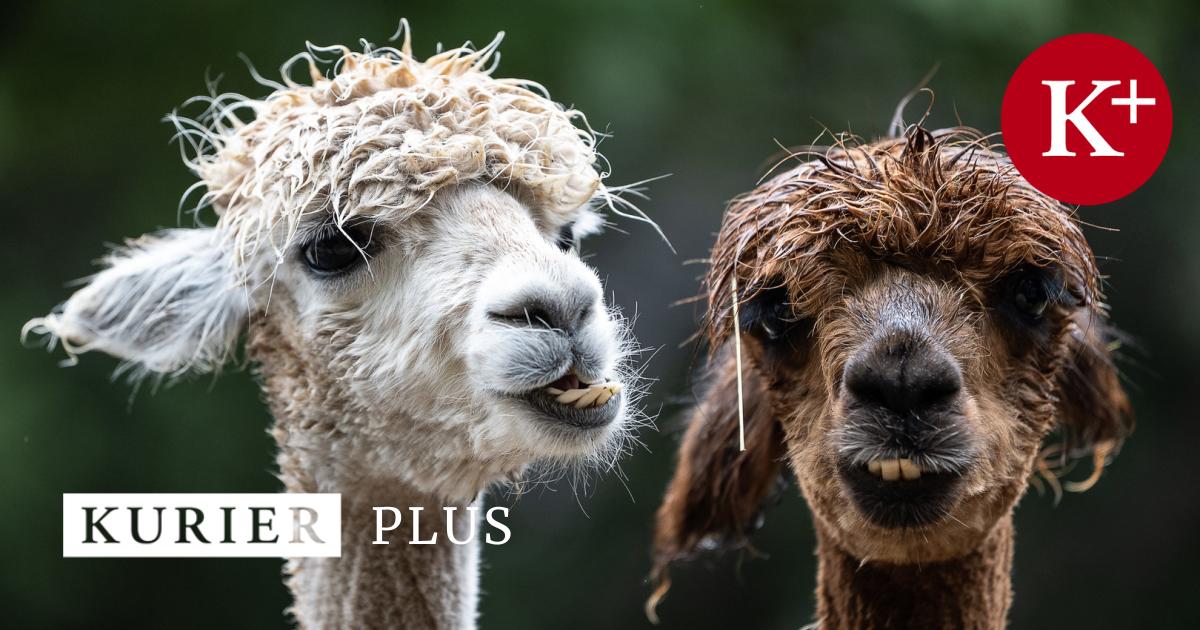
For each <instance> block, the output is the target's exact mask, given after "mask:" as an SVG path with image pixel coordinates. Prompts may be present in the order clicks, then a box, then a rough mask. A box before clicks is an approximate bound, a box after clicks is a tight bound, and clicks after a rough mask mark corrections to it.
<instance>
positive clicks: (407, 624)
mask: <svg viewBox="0 0 1200 630" xmlns="http://www.w3.org/2000/svg"><path fill="white" fill-rule="evenodd" d="M305 348H306V347H305V346H303V345H299V346H297V345H292V344H290V343H289V338H288V337H287V336H285V335H283V334H281V332H280V329H279V328H278V327H277V326H276V323H275V321H274V320H272V319H270V318H267V317H259V318H257V319H255V325H254V326H253V327H252V328H251V334H250V337H249V341H248V344H247V352H248V354H249V355H250V356H251V357H252V358H254V359H255V360H256V361H257V362H258V364H259V366H260V375H261V378H262V384H263V389H264V391H265V393H266V397H267V401H268V403H269V405H270V407H271V411H272V413H273V414H274V416H275V426H274V429H273V430H272V435H273V436H274V438H275V442H276V443H277V444H278V446H279V453H278V455H277V457H276V461H277V463H278V465H279V478H280V479H281V480H282V481H283V484H284V487H285V488H286V489H287V491H288V492H336V493H340V494H341V495H342V555H341V557H338V558H296V559H292V560H289V561H288V565H287V574H288V577H287V583H288V588H290V589H291V591H292V597H293V604H292V608H291V612H292V614H293V615H294V616H295V618H296V620H297V621H298V622H299V625H300V627H302V628H305V629H309V630H313V629H320V630H325V629H329V628H366V629H372V628H416V629H422V630H424V629H426V628H438V629H442V628H453V629H456V630H457V629H461V628H467V629H470V628H474V627H475V617H476V604H477V601H478V584H479V574H478V563H479V543H478V542H477V541H478V538H479V537H480V536H482V533H480V532H479V531H478V530H479V522H478V520H479V519H478V515H479V510H478V509H475V510H471V511H468V510H467V507H469V506H475V507H477V506H478V505H479V502H480V501H479V500H478V498H477V497H476V496H475V495H477V494H478V490H471V491H459V492H457V493H456V494H454V495H453V496H457V497H460V498H459V499H457V500H448V499H445V498H443V496H442V495H444V494H445V493H439V494H435V493H433V492H430V491H428V490H420V489H418V484H415V483H413V482H412V480H411V479H409V478H408V477H406V476H405V475H406V474H407V473H411V472H412V471H414V470H424V469H425V468H428V464H427V462H425V461H423V460H421V459H420V455H421V453H420V452H419V451H418V452H414V453H413V456H412V457H401V456H396V454H395V453H392V452H388V451H382V452H381V451H378V450H373V449H372V448H370V447H369V446H364V444H363V443H360V442H357V441H356V440H355V436H356V433H355V431H363V430H365V429H364V427H371V425H372V416H371V414H370V413H369V412H368V411H367V410H364V409H361V408H359V407H356V406H355V405H354V404H352V402H351V401H353V400H354V397H353V396H352V395H351V393H350V392H348V391H346V387H347V385H346V382H345V380H344V379H337V378H329V377H328V374H327V372H328V371H329V370H330V367H329V366H330V362H331V360H330V359H329V358H327V357H324V356H322V355H319V354H312V353H311V352H308V351H307V350H306V349H305ZM306 352H307V353H306ZM389 420H390V423H389V425H388V427H387V429H388V431H389V432H391V433H397V434H399V435H398V436H397V439H398V440H401V441H403V439H405V438H407V437H409V436H408V435H407V434H402V433H400V431H402V430H403V429H404V428H405V427H406V426H408V425H409V424H411V423H407V422H405V419H403V418H391V419H389ZM347 427H349V428H353V429H354V430H346V428H347ZM391 433H389V434H391ZM440 437H441V436H437V435H435V436H433V439H435V440H436V439H438V438H440ZM368 444H369V443H368ZM426 450H429V449H426ZM442 476H443V477H449V478H453V477H455V476H454V475H450V474H446V475H442ZM458 477H462V475H459V476H458ZM420 487H422V488H424V487H426V486H420ZM472 487H475V488H482V487H483V485H476V486H472ZM460 490H461V488H460ZM463 497H468V498H463ZM374 507H393V508H396V509H398V510H399V511H400V515H401V521H400V524H399V526H397V527H396V528H395V529H392V530H390V531H388V532H385V533H384V534H383V540H386V541H387V542H388V543H389V544H386V545H382V544H381V545H376V544H373V541H374V540H375V529H376V520H375V519H376V513H375V511H374V510H373V509H372V508H374ZM446 507H454V508H457V509H456V510H455V512H454V513H453V515H452V516H447V514H446V511H445V510H444V508H446ZM411 508H422V509H421V511H420V526H419V531H414V528H413V518H412V514H413V513H412V511H411ZM393 516H394V513H390V512H388V513H386V514H385V516H384V518H385V519H386V520H385V522H384V524H385V525H391V524H392V522H393V521H392V520H391V519H392V517H393ZM451 519H452V521H453V523H452V524H451V523H449V522H448V521H449V520H451ZM448 532H450V533H453V534H454V538H455V540H460V541H470V542H467V543H466V544H462V545H458V544H455V543H453V542H451V541H450V540H449V539H448V536H447V533H448ZM434 535H436V536H437V539H436V540H437V542H436V543H434V544H410V542H412V541H413V540H430V539H431V538H432V537H433V536H434Z"/></svg>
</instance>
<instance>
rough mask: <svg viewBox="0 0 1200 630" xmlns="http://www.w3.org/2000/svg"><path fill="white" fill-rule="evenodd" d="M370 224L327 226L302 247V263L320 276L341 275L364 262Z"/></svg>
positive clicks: (369, 245)
mask: <svg viewBox="0 0 1200 630" xmlns="http://www.w3.org/2000/svg"><path fill="white" fill-rule="evenodd" d="M370 247H371V225H370V224H358V225H346V226H342V228H340V229H339V228H337V227H329V228H326V229H324V230H322V231H321V233H320V234H319V235H318V236H317V237H316V238H314V239H313V240H311V241H309V242H308V243H306V244H305V245H304V246H303V247H302V248H301V250H300V251H301V255H302V257H303V259H304V264H305V265H307V266H308V268H309V269H310V270H311V271H313V272H314V273H316V274H317V275H321V276H333V275H340V274H343V273H346V272H348V271H350V270H351V269H354V268H355V267H357V266H359V265H361V264H362V263H364V262H366V257H367V254H368V253H369V251H370Z"/></svg>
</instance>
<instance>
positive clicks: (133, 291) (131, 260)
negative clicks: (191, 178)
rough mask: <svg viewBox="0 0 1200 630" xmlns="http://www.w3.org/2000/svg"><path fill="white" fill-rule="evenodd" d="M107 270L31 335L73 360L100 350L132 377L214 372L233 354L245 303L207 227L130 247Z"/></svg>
mask: <svg viewBox="0 0 1200 630" xmlns="http://www.w3.org/2000/svg"><path fill="white" fill-rule="evenodd" d="M104 265H105V267H106V268H105V269H104V270H103V271H101V272H100V273H98V274H96V275H94V276H92V277H91V278H90V280H89V282H88V284H87V285H86V286H84V287H83V288H82V289H80V290H78V291H76V292H75V294H74V295H72V296H71V297H70V298H69V299H68V300H67V301H66V303H65V304H63V305H62V306H61V307H60V308H59V309H56V311H55V312H54V313H51V314H50V315H47V316H46V317H44V318H38V319H34V320H31V321H30V322H29V323H28V324H26V325H25V329H24V331H23V334H25V333H29V332H33V333H35V334H45V335H49V337H50V344H51V346H53V344H54V342H55V341H56V340H57V341H61V342H62V345H63V348H64V349H65V350H66V351H67V353H68V354H69V355H70V356H71V360H72V361H73V360H74V359H75V355H76V354H79V353H82V352H89V351H92V350H99V351H101V352H105V353H107V354H110V355H112V356H114V357H117V358H120V359H123V360H125V361H127V362H128V364H127V365H126V366H125V367H124V368H122V369H132V375H133V377H134V378H135V379H136V378H140V377H143V376H146V375H147V374H149V373H156V374H168V375H179V374H182V373H184V372H187V371H196V372H204V371H210V370H215V369H217V368H219V367H220V366H221V364H222V363H224V362H225V360H226V359H227V358H228V357H229V355H230V354H231V353H232V352H233V350H234V347H235V344H236V343H237V339H238V336H239V334H240V333H241V330H242V328H243V326H244V325H245V321H246V317H247V312H248V308H247V304H246V300H247V296H246V294H245V292H244V291H242V290H240V289H239V288H238V284H237V282H236V281H235V277H234V275H233V274H232V273H231V271H230V269H229V265H228V263H227V262H226V259H225V257H224V256H223V255H222V253H221V249H220V248H219V247H218V244H217V241H216V235H215V230H214V229H213V228H196V229H176V230H166V231H163V232H160V233H157V234H153V235H146V236H143V237H141V238H139V239H136V240H132V241H129V242H128V243H126V245H125V247H121V248H118V249H116V250H114V251H113V252H112V253H111V254H109V255H108V256H107V257H106V258H105V259H104Z"/></svg>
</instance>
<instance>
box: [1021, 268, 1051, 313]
mask: <svg viewBox="0 0 1200 630" xmlns="http://www.w3.org/2000/svg"><path fill="white" fill-rule="evenodd" d="M1012 299H1013V304H1015V305H1016V307H1017V310H1019V311H1021V312H1022V313H1024V314H1026V315H1028V316H1030V317H1032V318H1034V319H1037V318H1039V317H1041V316H1042V313H1044V312H1046V307H1047V306H1048V305H1049V304H1050V296H1049V295H1047V293H1046V284H1045V282H1043V281H1042V279H1041V278H1039V277H1037V276H1034V275H1026V276H1024V277H1022V278H1021V279H1020V280H1018V281H1017V283H1016V285H1015V286H1014V287H1013V296H1012Z"/></svg>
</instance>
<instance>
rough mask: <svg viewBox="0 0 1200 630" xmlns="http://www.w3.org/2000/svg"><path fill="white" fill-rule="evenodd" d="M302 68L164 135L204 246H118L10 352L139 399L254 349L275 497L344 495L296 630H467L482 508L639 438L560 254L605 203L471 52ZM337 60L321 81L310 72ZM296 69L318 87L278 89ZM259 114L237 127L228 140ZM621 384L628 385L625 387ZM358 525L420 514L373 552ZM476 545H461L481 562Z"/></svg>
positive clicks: (625, 344)
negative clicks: (548, 467)
mask: <svg viewBox="0 0 1200 630" xmlns="http://www.w3.org/2000/svg"><path fill="white" fill-rule="evenodd" d="M404 30H405V37H404V43H403V45H402V46H401V48H400V49H391V48H385V49H378V50H370V49H368V50H367V51H366V52H364V53H354V52H351V51H349V50H347V49H345V48H341V47H338V48H326V49H315V48H310V52H309V53H304V54H301V55H298V56H297V57H295V58H293V59H292V60H291V61H289V62H288V63H287V64H285V65H284V67H283V75H284V82H285V85H282V84H276V85H275V88H276V89H275V90H274V91H273V92H272V93H271V94H270V95H269V96H267V97H266V98H264V99H262V100H252V99H248V98H244V97H239V96H222V97H214V98H210V99H205V101H206V102H207V103H208V105H209V107H208V111H207V113H206V115H205V116H204V117H202V120H201V121H199V122H194V121H190V120H187V119H183V118H178V117H176V118H174V120H175V121H176V123H177V124H178V125H179V126H180V130H181V135H182V137H183V138H184V139H185V140H187V141H188V142H189V143H190V144H191V146H192V147H193V148H194V149H196V152H195V154H194V155H193V156H192V157H191V158H188V159H187V162H188V164H189V166H190V167H191V168H192V169H193V170H194V171H195V172H196V173H197V175H198V176H199V177H200V182H198V185H202V186H203V187H204V188H205V189H206V191H207V192H205V194H204V198H203V201H202V203H201V205H211V207H212V208H213V209H214V211H215V213H216V215H217V217H218V219H217V221H216V225H215V226H214V227H209V228H206V227H199V228H194V229H176V230H169V231H166V232H161V233H157V234H154V235H149V236H143V237H141V238H139V239H137V240H135V241H131V242H130V243H129V244H128V246H127V247H126V248H123V249H120V250H118V251H116V252H114V253H113V254H112V255H111V256H110V257H109V258H108V259H107V261H106V263H107V265H106V268H105V269H104V270H103V271H101V272H100V273H99V274H97V275H96V276H94V277H93V278H92V279H91V282H90V284H88V285H87V286H86V287H84V288H83V289H81V290H79V291H78V292H76V293H75V294H74V295H73V296H71V298H70V299H69V300H67V302H66V303H65V304H64V305H63V306H62V307H61V308H60V309H58V310H57V312H55V313H53V314H50V315H48V316H46V317H45V318H41V319H37V320H33V321H31V322H30V323H29V324H28V325H27V326H26V332H29V331H32V332H36V333H44V334H48V335H49V337H50V343H51V344H53V343H54V341H55V340H59V341H61V343H62V345H63V347H64V348H65V349H66V351H67V352H68V353H69V354H70V355H71V357H72V358H74V356H75V355H76V354H78V353H81V352H86V351H90V350H99V351H102V352H106V353H108V354H111V355H114V356H116V357H119V358H121V359H123V360H124V361H125V363H124V364H123V365H124V367H125V368H126V369H130V370H132V374H133V375H134V376H135V377H142V376H146V375H168V376H176V375H180V374H183V373H186V372H203V371H210V370H215V369H217V368H219V367H220V366H221V365H222V364H224V363H225V362H226V361H227V359H228V358H229V357H230V356H231V354H232V353H233V352H234V351H235V349H236V346H237V343H238V339H239V338H240V337H241V336H242V334H243V332H245V333H246V351H247V356H248V358H249V359H250V360H251V361H252V362H253V363H254V364H255V365H256V366H257V367H258V371H259V373H260V376H261V380H262V383H263V387H264V390H265V392H266V394H267V398H268V402H269V404H270V406H271V410H272V412H273V413H274V415H275V418H276V423H275V428H274V436H275V438H276V440H277V441H278V444H279V455H278V464H279V468H280V476H281V479H282V480H283V482H284V485H285V486H286V488H287V490H288V491H290V492H340V493H341V494H342V497H343V542H342V546H343V554H342V557H341V558H339V559H303V560H292V561H289V563H288V570H289V574H290V577H289V579H288V584H289V586H290V588H291V590H292V592H293V595H294V597H295V603H294V606H293V609H292V612H293V614H294V615H295V617H296V619H297V620H298V621H299V622H300V624H301V625H302V626H304V627H310V628H333V627H343V628H364V627H405V628H419V627H438V628H463V627H473V626H474V624H475V618H476V595H477V579H478V576H477V572H476V567H477V557H478V547H477V544H476V545H467V546H457V545H451V544H449V543H448V542H446V541H445V538H446V535H445V533H444V532H445V527H446V525H447V524H446V523H445V522H444V521H443V520H442V518H443V511H442V507H443V506H458V507H459V508H460V509H459V510H458V514H459V515H460V516H459V518H457V519H455V521H456V522H455V523H454V524H453V528H454V529H455V530H457V531H458V533H459V536H458V537H459V538H460V539H461V538H464V537H465V532H466V531H470V529H471V528H473V527H475V525H476V523H474V522H472V521H471V520H470V519H468V518H464V517H463V516H462V515H464V510H463V509H461V508H464V507H467V506H470V505H477V502H478V500H479V497H480V496H481V493H482V492H483V491H484V490H485V489H486V488H487V487H488V486H489V485H491V484H493V483H495V482H497V481H501V480H504V479H510V478H518V477H520V476H521V475H522V473H523V472H524V471H526V469H527V468H528V467H529V466H530V465H531V464H534V463H536V462H546V461H550V462H560V463H566V464H577V463H580V462H591V463H598V464H600V465H602V466H611V465H612V463H613V462H614V461H615V459H616V457H617V455H618V454H619V453H620V452H621V451H622V445H623V443H624V441H623V440H622V437H623V436H625V435H626V434H628V432H629V430H630V428H631V426H632V425H633V424H634V422H633V420H632V419H631V415H632V412H631V411H630V409H631V401H630V400H629V394H630V392H631V387H630V386H629V382H628V381H629V380H630V379H632V378H633V375H632V373H631V372H630V371H629V370H628V367H627V361H626V359H627V358H628V356H627V355H628V354H629V352H630V348H629V345H630V341H629V340H628V336H627V334H626V330H625V327H624V324H623V322H622V320H621V319H620V318H619V317H617V316H616V315H615V314H614V313H613V312H610V311H609V310H607V309H606V308H605V304H604V301H603V297H602V291H601V285H600V282H599V280H598V278H597V276H596V274H595V273H594V272H593V270H592V269H590V268H589V267H588V266H587V265H585V264H584V263H583V262H581V261H580V259H579V257H578V254H577V252H576V244H577V242H578V239H580V238H581V237H583V236H585V235H587V234H589V233H591V232H595V231H596V230H597V229H598V228H599V227H600V225H601V223H602V220H601V219H600V216H599V215H598V214H597V212H596V210H597V209H598V208H599V207H600V206H601V205H606V206H607V207H608V208H610V209H612V210H613V211H616V212H617V213H619V214H621V211H620V210H618V209H617V208H616V207H614V205H613V204H614V202H618V203H619V202H620V200H619V199H616V198H615V197H614V196H613V194H612V193H611V189H608V188H606V187H605V186H604V184H603V183H602V178H603V176H604V175H603V174H602V173H598V172H597V170H596V167H595V165H596V164H597V154H596V152H595V149H594V136H593V134H592V133H591V132H590V131H588V130H587V129H586V125H585V128H584V129H580V128H578V127H576V126H575V125H574V120H575V119H582V116H581V114H579V113H578V112H576V111H574V110H564V109H563V108H561V107H559V106H558V105H556V104H555V103H553V102H552V101H550V100H549V98H548V96H547V95H546V94H545V91H544V90H543V89H542V88H540V86H537V85H536V84H533V83H529V82H526V81H519V80H513V79H495V78H492V77H491V76H490V73H491V69H490V68H484V66H485V64H487V63H488V62H489V59H491V58H492V53H493V52H494V50H495V47H496V45H497V44H498V42H499V38H497V40H496V41H495V42H493V43H492V44H491V45H489V46H487V47H485V48H484V49H482V50H479V51H470V50H467V49H457V50H451V51H447V52H444V53H441V54H438V55H436V56H434V57H432V58H430V59H428V60H426V61H424V62H420V61H417V60H416V59H414V58H413V56H412V53H411V49H410V46H409V43H408V34H407V29H406V28H405V29H404ZM333 51H336V52H337V56H338V60H337V62H336V64H335V65H334V66H333V68H332V71H331V73H330V75H329V76H328V77H326V76H324V75H323V74H322V73H321V71H320V70H319V68H320V65H319V64H320V63H321V62H320V61H319V60H318V59H317V55H320V54H327V53H330V52H333ZM299 60H304V61H307V65H308V67H309V69H310V73H311V75H312V84H311V85H299V84H296V83H294V82H292V81H291V79H290V78H288V71H289V70H290V69H291V67H292V66H293V65H294V62H296V61H299ZM243 111H248V112H249V113H251V114H253V117H252V119H251V120H250V121H248V122H244V121H243V120H242V119H240V118H239V117H238V114H239V113H240V112H243ZM623 381H624V383H623ZM372 506H400V507H410V506H416V507H424V508H425V509H424V512H423V515H424V516H425V518H423V519H422V526H421V532H420V533H419V534H420V535H421V536H422V537H423V538H428V536H429V534H430V533H432V532H434V531H442V532H443V533H442V535H441V536H440V537H439V543H438V544H436V545H427V546H413V545H409V544H406V542H407V541H408V540H409V539H410V538H411V537H412V536H413V535H414V532H413V531H412V530H411V528H410V525H411V523H409V522H407V521H408V519H405V522H404V523H403V525H402V526H401V527H400V528H399V529H397V530H395V531H394V532H392V537H391V540H392V544H390V545H386V546H383V545H371V544H370V542H371V539H372V538H373V535H374V514H373V513H372V511H371V507H372ZM476 538H478V536H477V537H476Z"/></svg>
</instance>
